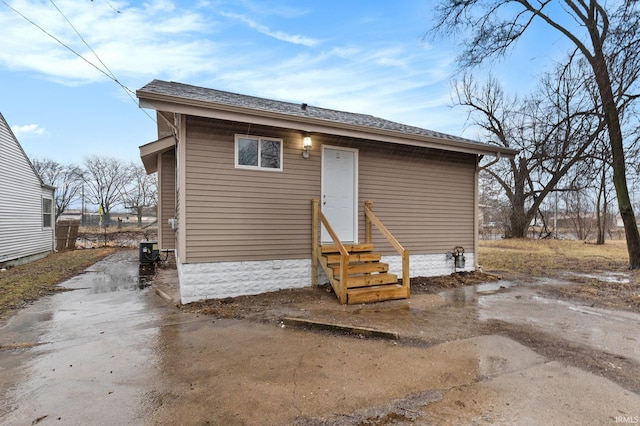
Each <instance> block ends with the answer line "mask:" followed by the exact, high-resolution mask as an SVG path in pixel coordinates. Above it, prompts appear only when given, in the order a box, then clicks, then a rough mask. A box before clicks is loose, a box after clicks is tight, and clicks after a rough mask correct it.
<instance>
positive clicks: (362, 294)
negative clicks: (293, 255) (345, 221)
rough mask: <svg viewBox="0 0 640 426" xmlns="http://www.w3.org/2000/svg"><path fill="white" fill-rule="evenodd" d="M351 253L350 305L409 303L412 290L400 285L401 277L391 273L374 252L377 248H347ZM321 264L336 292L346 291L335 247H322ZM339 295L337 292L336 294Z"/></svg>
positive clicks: (348, 297) (338, 255)
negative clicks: (339, 290)
mask: <svg viewBox="0 0 640 426" xmlns="http://www.w3.org/2000/svg"><path fill="white" fill-rule="evenodd" d="M345 248H346V249H347V251H348V252H349V265H348V266H347V279H346V281H347V283H346V293H347V300H346V303H348V304H356V303H370V302H380V301H384V300H392V299H405V298H407V297H408V296H409V291H408V288H406V287H403V286H402V285H401V284H398V276H397V275H395V274H390V273H389V265H388V264H386V263H383V262H380V259H381V255H380V253H375V252H373V244H345ZM320 252H321V253H322V259H321V264H322V266H323V268H324V270H325V273H326V274H327V276H328V278H329V281H330V282H331V284H332V286H333V287H334V290H335V289H336V288H342V283H341V282H340V259H341V255H340V252H339V250H338V248H337V247H336V246H334V245H324V246H321V249H320ZM336 293H337V292H336Z"/></svg>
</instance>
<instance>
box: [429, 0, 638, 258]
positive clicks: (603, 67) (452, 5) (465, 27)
mask: <svg viewBox="0 0 640 426" xmlns="http://www.w3.org/2000/svg"><path fill="white" fill-rule="evenodd" d="M558 3H559V4H558ZM558 6H559V7H558ZM639 9H640V4H639V3H638V2H637V1H635V0H620V1H615V2H604V1H597V0H588V1H587V0H562V1H559V2H552V1H550V0H544V1H530V0H496V1H485V0H465V1H461V0H441V1H440V2H439V4H438V6H437V15H438V21H437V23H436V26H435V27H434V29H433V31H434V32H435V33H441V34H446V35H449V34H451V33H455V32H464V31H469V33H468V34H470V35H469V36H468V37H466V38H465V39H464V40H463V44H464V47H463V52H462V54H461V55H460V57H459V63H460V64H461V65H462V66H463V67H471V66H474V65H477V64H480V63H482V62H484V61H485V60H486V59H488V58H494V57H496V56H500V55H505V54H506V53H507V52H508V51H509V50H510V48H511V47H512V46H514V45H515V44H516V42H517V41H518V40H519V39H520V38H521V37H522V36H523V35H524V34H525V33H527V31H528V29H529V28H530V26H531V25H532V23H533V22H534V21H539V22H542V23H544V24H545V25H548V26H549V27H550V28H551V29H553V30H555V31H557V32H558V33H559V34H561V35H562V36H563V37H565V38H566V39H567V40H568V41H570V42H571V43H572V44H573V46H574V48H575V52H576V53H579V54H580V55H582V57H583V58H584V59H585V60H586V62H587V63H588V65H589V67H590V69H591V74H592V76H593V79H594V81H595V83H596V87H597V93H598V100H599V111H600V113H601V115H602V117H603V119H604V121H605V123H606V129H607V132H608V137H609V141H608V142H609V145H610V147H611V155H612V165H613V183H614V186H615V188H616V195H617V199H618V207H619V210H620V215H621V217H622V220H623V223H624V228H625V235H626V240H627V251H628V253H629V265H630V267H631V268H632V269H638V268H640V233H639V232H638V225H637V223H636V218H635V215H634V212H633V207H632V204H631V198H630V196H629V190H628V187H627V178H626V163H625V149H624V148H625V147H624V140H623V132H622V125H621V121H622V120H621V115H622V113H623V111H624V109H625V108H626V107H627V106H628V105H629V103H630V102H631V101H633V100H634V99H636V98H637V94H635V93H634V90H635V88H636V84H637V80H638V78H639V77H640V48H639V47H640V37H639V36H640V10H639Z"/></svg>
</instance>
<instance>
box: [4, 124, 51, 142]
mask: <svg viewBox="0 0 640 426" xmlns="http://www.w3.org/2000/svg"><path fill="white" fill-rule="evenodd" d="M11 131H13V134H14V135H15V136H16V138H17V139H18V140H20V138H21V137H26V136H31V135H37V136H40V135H43V134H44V132H45V130H44V129H43V128H42V127H40V125H38V124H25V125H23V126H17V125H16V126H11Z"/></svg>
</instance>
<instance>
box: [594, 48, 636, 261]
mask: <svg viewBox="0 0 640 426" xmlns="http://www.w3.org/2000/svg"><path fill="white" fill-rule="evenodd" d="M595 50H596V54H595V56H594V57H593V58H592V59H593V60H592V62H591V65H592V67H593V70H594V73H595V77H596V83H597V84H598V90H599V91H600V97H601V99H602V106H603V112H604V118H605V122H606V123H607V130H608V133H609V143H610V145H611V155H612V160H613V185H614V186H615V188H616V196H617V199H618V208H619V209H620V216H621V217H622V223H623V224H624V233H625V236H626V239H627V252H628V253H629V267H630V268H631V269H639V268H640V233H638V224H637V223H636V216H635V214H634V212H633V207H632V206H631V198H630V197H629V189H628V187H627V177H626V167H625V159H624V144H623V140H622V130H621V128H620V116H619V114H618V109H617V108H616V104H615V100H614V97H613V90H612V89H611V78H610V76H609V70H608V68H607V64H606V61H605V59H604V55H603V53H602V46H596V49H595Z"/></svg>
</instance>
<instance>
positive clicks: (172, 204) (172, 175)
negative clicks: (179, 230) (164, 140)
mask: <svg viewBox="0 0 640 426" xmlns="http://www.w3.org/2000/svg"><path fill="white" fill-rule="evenodd" d="M159 155H160V158H159V161H158V165H159V170H158V177H159V179H160V188H159V192H158V194H159V199H158V206H159V208H158V221H159V229H160V232H159V235H158V239H159V243H160V248H161V249H163V250H167V249H175V247H176V238H175V231H174V230H173V229H171V226H169V222H168V220H169V218H172V217H174V216H175V215H176V153H175V150H173V149H172V150H170V151H167V152H163V153H162V154H159Z"/></svg>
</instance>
